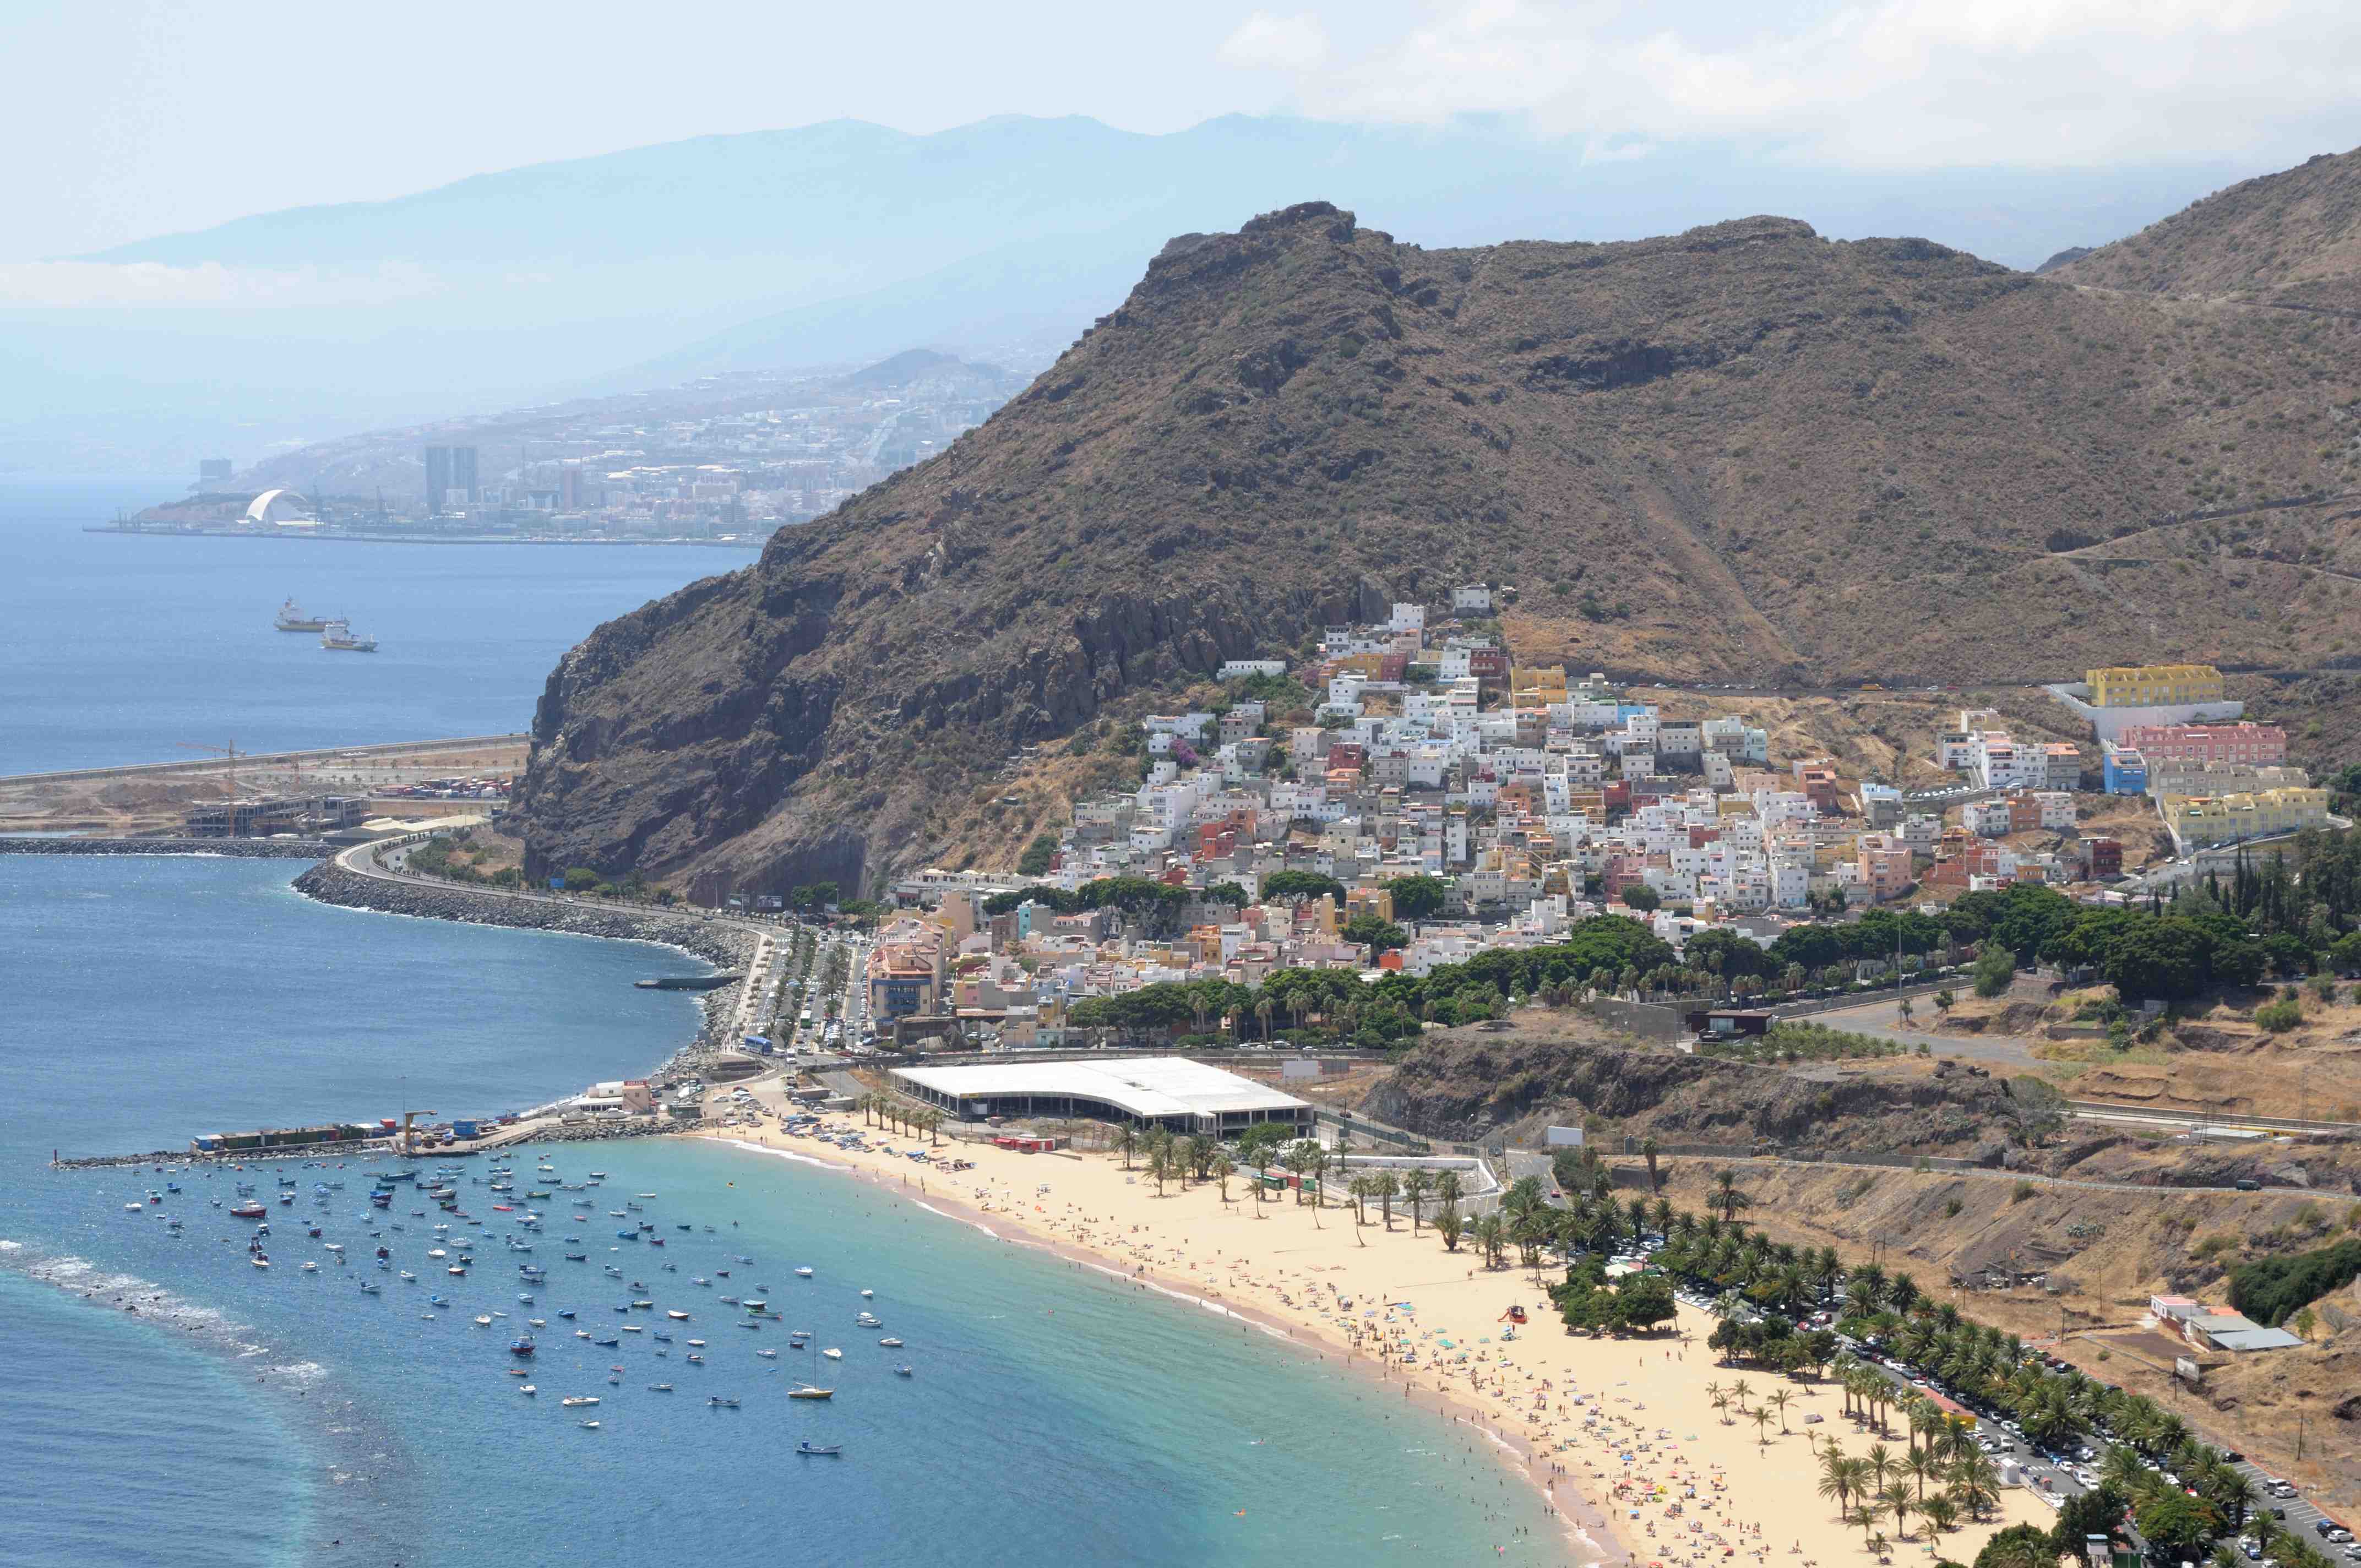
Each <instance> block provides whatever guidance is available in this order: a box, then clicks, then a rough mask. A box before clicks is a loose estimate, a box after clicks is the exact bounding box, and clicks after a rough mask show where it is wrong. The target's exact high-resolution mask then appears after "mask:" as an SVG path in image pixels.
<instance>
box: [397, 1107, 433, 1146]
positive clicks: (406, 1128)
mask: <svg viewBox="0 0 2361 1568" xmlns="http://www.w3.org/2000/svg"><path fill="white" fill-rule="evenodd" d="M441 1114H442V1113H441V1112H439V1111H404V1112H403V1113H401V1143H400V1144H399V1145H398V1146H396V1147H395V1150H394V1152H395V1153H397V1154H402V1155H412V1154H416V1153H417V1152H418V1150H417V1148H416V1146H414V1145H412V1142H411V1138H410V1124H411V1123H412V1122H414V1121H416V1120H418V1118H419V1117H421V1116H439V1115H441Z"/></svg>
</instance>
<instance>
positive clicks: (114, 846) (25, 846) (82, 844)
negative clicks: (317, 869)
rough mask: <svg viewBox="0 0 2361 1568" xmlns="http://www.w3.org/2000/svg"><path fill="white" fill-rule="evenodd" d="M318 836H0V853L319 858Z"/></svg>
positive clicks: (326, 849)
mask: <svg viewBox="0 0 2361 1568" xmlns="http://www.w3.org/2000/svg"><path fill="white" fill-rule="evenodd" d="M334 850H335V846H334V845H333V844H328V843H324V842H323V841H321V840H320V839H66V838H56V839H49V838H40V839H0V855H219V856H221V857H222V858H223V859H225V860H231V861H316V860H318V859H320V858H321V857H322V856H323V855H326V854H329V853H332V852H333V851H334Z"/></svg>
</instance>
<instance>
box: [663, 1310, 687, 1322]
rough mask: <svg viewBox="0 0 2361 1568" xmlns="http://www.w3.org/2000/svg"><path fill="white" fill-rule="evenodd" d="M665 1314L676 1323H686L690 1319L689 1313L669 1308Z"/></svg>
mask: <svg viewBox="0 0 2361 1568" xmlns="http://www.w3.org/2000/svg"><path fill="white" fill-rule="evenodd" d="M664 1316H665V1317H667V1318H670V1319H671V1320H672V1321H674V1322H675V1323H685V1322H686V1321H688V1314H687V1313H686V1312H675V1311H672V1310H666V1311H665V1313H664Z"/></svg>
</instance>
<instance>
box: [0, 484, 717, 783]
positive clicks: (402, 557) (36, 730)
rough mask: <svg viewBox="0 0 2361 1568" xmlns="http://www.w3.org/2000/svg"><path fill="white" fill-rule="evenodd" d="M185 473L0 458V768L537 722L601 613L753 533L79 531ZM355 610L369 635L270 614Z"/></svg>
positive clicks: (698, 572)
mask: <svg viewBox="0 0 2361 1568" xmlns="http://www.w3.org/2000/svg"><path fill="white" fill-rule="evenodd" d="M186 490H187V485H186V482H185V481H182V480H173V479H160V480H156V479H149V480H143V479H114V480H109V479H88V478H76V479H40V478H35V477H26V476H21V475H17V476H8V475H0V773H31V772H36V771H40V770H47V769H52V768H79V767H99V766H104V765H108V764H111V763H117V762H163V761H171V760H174V759H186V758H188V757H190V756H191V755H192V753H191V752H188V751H181V750H179V749H178V747H177V746H176V744H175V743H176V742H182V741H185V742H190V743H194V744H204V745H214V746H226V745H230V744H233V743H234V744H236V746H237V748H238V749H239V750H240V751H293V750H299V749H302V748H305V747H311V746H341V745H351V744H356V743H360V742H366V741H377V740H433V739H436V738H439V737H442V736H446V735H487V734H500V733H506V732H509V731H512V730H519V729H524V728H525V727H526V726H527V725H528V724H530V723H531V722H532V720H533V703H534V702H535V701H536V700H537V699H538V698H539V697H540V696H541V690H542V685H543V683H544V682H545V681H546V680H547V679H548V678H549V672H550V671H551V669H552V668H554V667H555V664H556V663H557V661H558V659H559V658H560V657H561V656H562V655H563V654H564V653H565V652H566V650H567V649H568V648H571V647H572V646H573V645H574V644H575V643H577V642H578V641H581V640H582V639H583V638H584V637H586V636H588V635H589V633H590V631H591V630H592V629H593V628H594V627H596V626H597V625H598V623H599V622H600V621H602V620H609V619H611V618H612V617H614V616H617V615H620V614H622V613H623V612H625V611H626V610H631V609H637V608H638V607H639V606H641V605H642V604H645V603H646V602H647V601H648V600H650V599H653V598H662V597H663V596H664V595H665V594H668V593H670V592H672V591H673V590H674V589H675V588H678V587H684V586H686V584H689V583H692V582H695V581H696V580H697V578H699V577H705V576H713V575H714V574H716V573H719V572H728V571H734V570H735V569H737V568H738V567H740V566H742V565H746V564H747V563H749V562H750V561H752V559H753V553H752V551H741V550H730V549H720V548H708V547H702V546H697V545H686V544H677V545H647V546H622V545H616V546H592V545H536V544H467V545H460V544H447V545H427V544H367V543H337V542H324V541H290V540H270V539H164V538H145V537H140V536H137V535H129V534H112V533H85V532H82V528H83V526H84V525H85V524H88V523H94V522H104V521H109V520H111V519H112V518H114V517H115V514H116V512H117V511H118V510H137V509H138V508H140V507H143V506H149V505H153V504H154V503H156V502H158V501H162V500H169V499H174V498H175V497H178V496H181V495H182V494H184V493H185V492H186ZM290 597H292V598H295V599H296V600H297V601H298V602H300V603H301V604H302V606H303V607H304V608H305V609H310V610H312V611H313V612H315V613H320V614H328V615H342V616H345V617H347V618H348V619H349V620H351V621H352V623H353V626H354V628H355V629H356V630H360V631H364V632H367V633H368V634H369V635H371V636H374V637H375V638H377V640H378V648H379V651H378V652H375V653H371V654H358V653H331V652H326V651H325V650H324V649H322V648H321V646H320V640H319V638H318V637H316V636H313V635H308V634H302V633H294V632H284V631H279V630H273V628H272V627H271V624H270V621H271V617H272V616H273V615H275V614H276V613H277V612H278V609H279V606H280V601H282V600H284V599H286V598H290Z"/></svg>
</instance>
